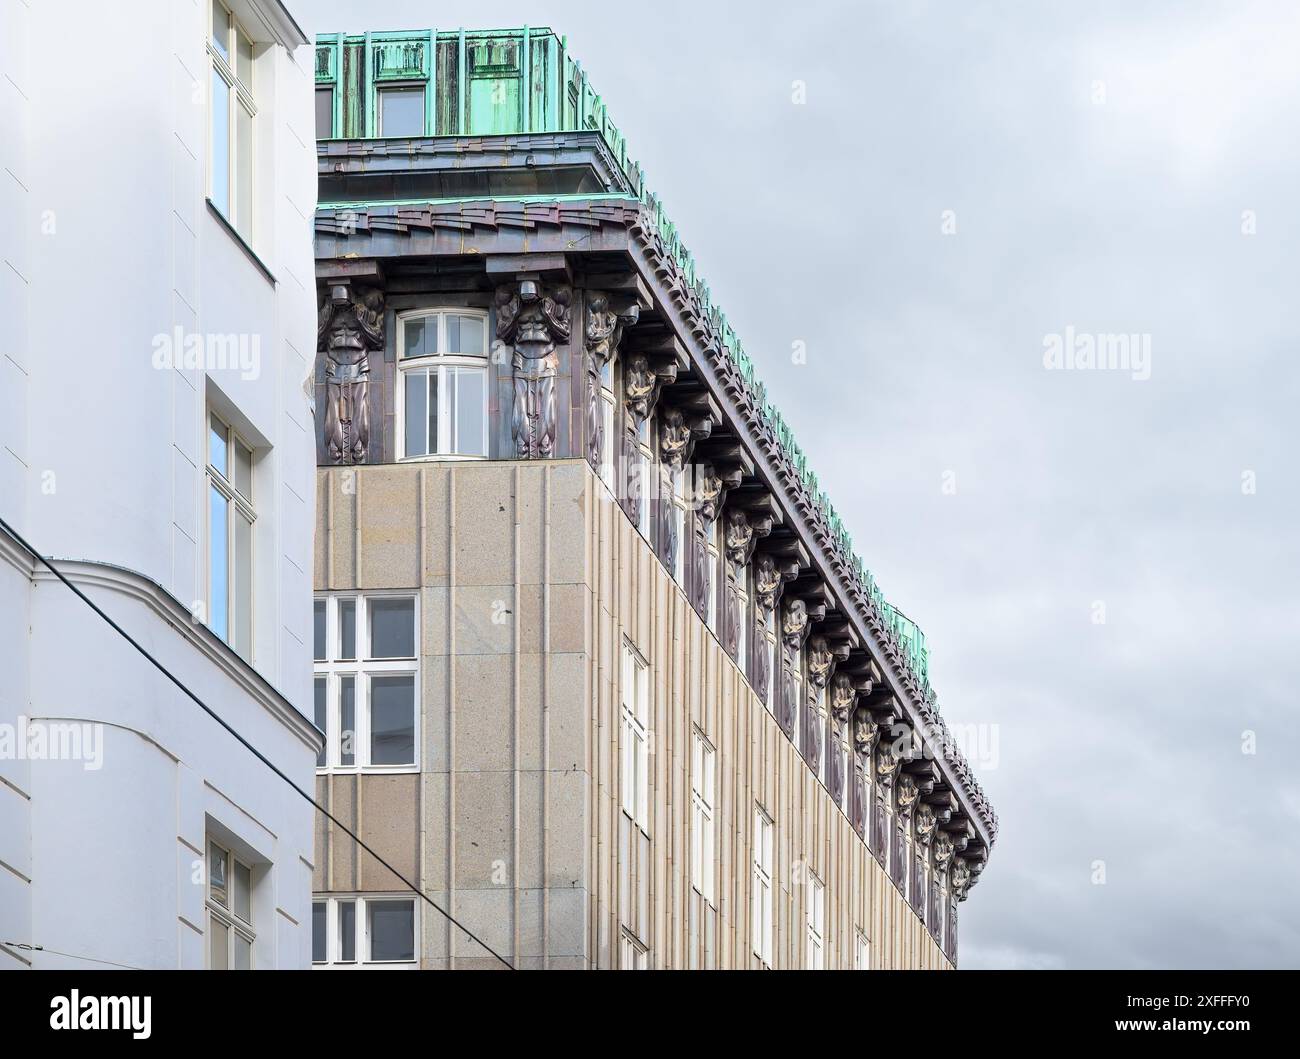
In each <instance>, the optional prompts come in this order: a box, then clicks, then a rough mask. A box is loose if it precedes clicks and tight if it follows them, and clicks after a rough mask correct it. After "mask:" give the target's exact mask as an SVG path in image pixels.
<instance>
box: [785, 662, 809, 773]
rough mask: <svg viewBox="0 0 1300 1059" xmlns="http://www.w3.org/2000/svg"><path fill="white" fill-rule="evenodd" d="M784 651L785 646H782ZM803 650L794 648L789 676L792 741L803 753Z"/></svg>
mask: <svg viewBox="0 0 1300 1059" xmlns="http://www.w3.org/2000/svg"><path fill="white" fill-rule="evenodd" d="M782 650H783V651H784V650H785V648H784V647H783V648H782ZM804 660H805V658H804V650H803V648H802V647H797V648H795V651H794V665H793V666H792V667H791V670H792V672H791V676H792V677H793V689H794V690H793V692H792V694H793V695H794V702H793V704H792V707H791V708H792V710H793V713H794V737H793V742H794V746H795V749H796V750H798V751H799V752H800V753H801V754H802V753H803V711H804V709H805V706H804V701H803V677H804V669H803V667H804Z"/></svg>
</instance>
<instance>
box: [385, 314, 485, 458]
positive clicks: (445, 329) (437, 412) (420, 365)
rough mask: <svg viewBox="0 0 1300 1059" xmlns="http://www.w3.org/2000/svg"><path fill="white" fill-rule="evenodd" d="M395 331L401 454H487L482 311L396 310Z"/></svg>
mask: <svg viewBox="0 0 1300 1059" xmlns="http://www.w3.org/2000/svg"><path fill="white" fill-rule="evenodd" d="M397 332H398V334H397V352H398V369H399V373H400V378H401V387H400V389H401V393H400V395H399V400H398V402H397V409H398V423H397V436H398V437H399V438H400V439H401V443H402V449H401V453H402V457H403V458H406V459H410V458H411V457H417V456H445V457H476V456H477V457H484V456H486V455H487V452H488V415H487V402H488V395H487V377H488V372H487V366H488V359H487V358H488V327H487V314H486V313H483V312H479V311H478V310H474V309H446V310H443V309H439V310H420V311H418V312H410V313H401V314H399V316H398V317H397Z"/></svg>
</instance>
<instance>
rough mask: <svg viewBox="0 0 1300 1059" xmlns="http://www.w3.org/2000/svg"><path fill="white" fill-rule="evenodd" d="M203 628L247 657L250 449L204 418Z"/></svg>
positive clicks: (220, 423) (216, 420)
mask: <svg viewBox="0 0 1300 1059" xmlns="http://www.w3.org/2000/svg"><path fill="white" fill-rule="evenodd" d="M207 485H208V628H210V629H211V630H212V631H213V632H214V633H216V635H217V636H219V637H220V638H221V639H222V640H224V641H225V642H226V643H228V644H230V646H231V647H233V648H234V649H235V652H236V653H237V654H238V655H239V656H240V657H241V658H243V659H245V660H246V661H251V660H252V657H253V524H254V523H255V522H256V521H257V513H256V512H255V511H254V510H253V449H252V447H251V446H249V445H247V444H245V443H244V441H243V440H242V439H241V438H240V437H239V435H238V434H236V433H235V431H234V430H233V429H232V428H231V427H230V425H229V424H228V423H226V422H225V421H224V420H223V419H221V418H220V417H218V416H217V415H215V414H212V413H209V415H208V460H207Z"/></svg>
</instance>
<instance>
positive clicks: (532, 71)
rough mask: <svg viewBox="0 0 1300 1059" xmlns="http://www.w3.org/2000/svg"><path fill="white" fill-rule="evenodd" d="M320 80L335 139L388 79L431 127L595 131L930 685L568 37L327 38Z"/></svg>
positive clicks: (345, 134)
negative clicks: (414, 92) (409, 94)
mask: <svg viewBox="0 0 1300 1059" xmlns="http://www.w3.org/2000/svg"><path fill="white" fill-rule="evenodd" d="M316 84H317V86H318V87H324V86H329V87H332V88H333V89H334V129H333V132H334V138H337V139H371V138H375V136H376V127H377V126H376V121H375V110H376V106H377V103H378V93H379V91H380V90H381V88H382V87H383V86H384V85H397V84H401V85H413V86H423V88H424V92H425V114H426V117H425V129H424V132H425V135H427V136H493V135H509V134H511V133H528V132H541V133H546V132H578V131H586V130H593V131H596V132H599V133H600V134H601V136H602V137H603V138H604V140H605V143H606V145H607V146H608V147H609V149H610V151H611V152H612V153H613V155H614V158H615V159H616V161H617V163H618V165H619V167H620V169H621V170H622V172H623V173H624V175H625V176H626V177H627V179H628V182H629V184H630V186H631V188H632V189H633V194H634V195H635V196H637V197H638V198H639V199H640V201H641V202H642V204H643V205H644V207H645V209H646V212H647V213H648V215H649V218H650V220H651V222H652V224H653V225H654V227H655V229H656V230H657V232H658V234H659V237H660V238H661V239H662V240H663V243H664V246H665V247H666V249H667V251H668V253H669V254H670V255H671V256H672V257H673V259H674V260H675V261H676V262H677V264H678V266H679V267H680V268H681V270H682V275H683V276H684V277H685V278H686V281H687V283H688V285H689V286H690V287H691V288H692V289H693V291H694V293H695V295H696V297H697V299H698V300H699V303H700V305H701V306H702V308H703V311H704V313H705V315H706V317H707V318H708V319H709V321H710V322H711V323H712V324H713V326H714V328H715V330H716V332H717V334H718V335H719V336H721V341H722V346H723V349H724V350H725V353H726V356H727V358H728V359H729V360H730V361H731V363H732V365H733V366H734V367H735V369H736V371H737V373H738V374H739V375H740V376H741V378H743V379H744V380H745V382H746V384H747V385H748V386H749V388H750V391H751V392H752V393H755V394H757V396H758V400H757V404H758V406H759V407H760V408H761V410H762V414H763V416H764V418H765V419H766V420H767V422H768V424H769V426H770V427H771V428H772V430H773V431H774V433H775V434H776V437H777V439H778V441H779V443H780V445H781V447H782V448H783V449H784V450H785V454H786V457H787V458H788V460H789V461H790V465H791V466H792V467H793V468H794V469H795V471H796V473H797V474H798V475H799V476H800V477H801V478H802V480H803V484H804V486H805V487H806V489H807V491H808V495H809V496H811V497H813V498H815V499H816V501H817V502H818V503H819V504H820V506H821V509H822V515H823V516H824V517H825V520H826V525H827V526H828V527H829V528H830V531H831V533H832V535H833V536H834V537H835V538H836V540H837V541H838V542H839V544H840V546H841V547H842V549H843V552H844V554H846V555H850V556H852V557H853V565H854V568H855V571H856V573H857V574H858V577H859V579H860V581H861V583H862V585H863V586H864V587H865V589H866V591H867V594H868V595H869V596H870V597H871V599H872V601H873V603H874V604H875V605H876V607H877V609H878V611H879V613H880V614H881V615H882V616H883V617H884V619H885V621H886V622H888V623H889V625H890V626H891V628H892V630H893V632H894V634H895V637H896V638H897V639H898V641H899V642H900V643H901V644H902V645H903V648H904V652H905V654H906V655H907V658H908V661H909V663H910V665H911V668H912V670H913V672H914V673H915V674H916V675H917V677H918V679H919V680H920V682H921V684H922V685H923V686H928V684H929V652H928V650H927V649H926V646H925V635H924V634H923V633H922V632H921V630H920V628H918V627H917V625H916V624H915V623H914V622H912V621H911V620H910V619H908V618H907V617H906V616H905V615H904V614H903V613H902V612H901V611H899V610H898V609H897V608H896V607H894V606H892V605H890V604H889V603H888V602H887V601H886V599H885V597H884V594H883V593H882V592H881V591H880V587H879V585H877V584H876V580H875V578H874V577H872V575H871V573H870V571H868V570H867V569H866V567H864V566H863V564H862V560H861V558H859V557H858V556H857V555H856V554H855V553H854V551H853V541H852V538H851V537H850V536H849V532H848V529H847V528H846V527H845V525H844V522H843V520H842V519H841V518H840V516H839V515H838V514H837V513H836V511H835V507H834V505H833V504H832V503H831V501H830V497H828V496H827V495H826V494H825V493H824V492H823V491H822V489H821V485H820V482H819V481H818V478H817V475H816V474H815V473H814V472H813V471H812V469H811V468H810V467H809V466H808V459H807V456H805V454H804V452H803V449H801V448H800V447H799V443H798V442H797V441H795V438H794V433H793V432H792V431H791V429H790V427H789V424H787V423H786V421H785V419H784V417H783V416H782V415H781V413H780V411H779V410H778V409H777V408H776V407H775V405H774V404H773V403H772V402H771V401H770V400H769V399H768V396H767V388H766V387H765V386H764V385H763V384H762V383H761V382H760V381H759V380H758V378H757V375H756V373H755V370H754V362H753V361H752V360H751V359H750V357H749V356H748V354H746V352H745V350H744V347H743V346H742V345H741V343H740V339H739V338H738V337H737V336H736V333H735V331H734V330H733V329H732V327H731V324H730V323H729V322H728V321H727V317H726V315H725V314H724V313H723V312H722V310H721V308H719V307H718V306H717V305H715V304H714V302H713V299H712V296H711V294H710V291H709V285H708V284H707V283H705V282H704V279H703V277H701V276H700V275H699V273H698V271H697V270H696V267H695V259H694V258H693V257H692V256H691V252H690V251H689V250H688V249H687V248H686V246H685V244H684V243H683V242H682V239H681V234H680V233H679V232H678V230H677V226H676V225H675V224H673V222H672V221H671V220H669V218H668V216H667V214H666V213H665V212H664V208H663V203H662V202H661V201H660V200H659V197H658V196H657V195H655V194H654V193H652V192H651V191H649V189H647V188H646V186H645V182H644V179H643V174H642V171H641V167H640V166H639V165H638V164H637V163H636V162H635V161H633V160H632V159H631V158H630V157H629V156H628V153H627V141H626V140H625V139H624V137H623V134H622V133H621V132H619V130H618V127H617V126H616V125H615V124H614V122H613V121H612V120H611V118H610V116H609V112H608V110H607V108H606V107H605V103H604V101H603V100H602V99H601V97H600V96H599V95H597V94H596V92H595V90H594V89H593V88H592V87H591V85H590V84H589V83H588V81H587V75H586V73H585V72H584V71H583V69H582V66H581V64H580V63H578V62H577V61H576V60H574V59H573V58H572V57H571V56H570V55H569V54H568V48H567V41H566V39H565V38H563V37H559V36H557V35H556V34H555V32H554V31H552V30H550V29H548V28H546V27H540V26H539V27H533V28H529V27H527V26H525V27H522V28H519V29H493V30H464V29H457V30H432V29H430V30H419V31H400V32H389V33H366V34H364V35H359V36H344V35H343V34H336V35H324V36H320V37H318V38H317V40H316ZM430 86H432V90H430ZM555 197H556V196H550V198H555ZM561 197H562V196H561ZM584 197H591V196H584ZM334 205H338V204H334Z"/></svg>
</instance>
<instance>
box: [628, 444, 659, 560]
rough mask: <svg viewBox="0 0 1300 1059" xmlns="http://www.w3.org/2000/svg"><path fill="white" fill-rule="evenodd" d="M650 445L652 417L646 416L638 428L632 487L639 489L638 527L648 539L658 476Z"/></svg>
mask: <svg viewBox="0 0 1300 1059" xmlns="http://www.w3.org/2000/svg"><path fill="white" fill-rule="evenodd" d="M650 446H651V440H650V419H649V418H646V419H644V420H642V422H641V424H640V426H639V427H638V428H637V465H636V468H635V481H634V482H633V483H632V487H633V488H634V489H636V490H637V493H636V495H637V496H639V497H640V498H641V503H640V505H639V507H638V515H639V518H638V520H637V527H636V528H637V530H638V532H639V533H640V534H641V536H642V537H644V538H645V539H646V540H649V539H650V507H651V502H652V501H653V500H654V496H655V492H656V489H655V485H654V482H655V480H657V478H658V475H657V474H656V473H655V469H654V457H653V456H651V454H650Z"/></svg>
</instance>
